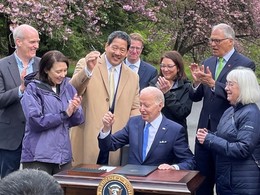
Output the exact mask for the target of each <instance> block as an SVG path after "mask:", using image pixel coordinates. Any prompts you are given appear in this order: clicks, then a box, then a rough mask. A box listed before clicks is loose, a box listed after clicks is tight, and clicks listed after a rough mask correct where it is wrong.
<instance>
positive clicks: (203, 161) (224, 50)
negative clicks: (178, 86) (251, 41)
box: [189, 24, 255, 195]
mask: <svg viewBox="0 0 260 195" xmlns="http://www.w3.org/2000/svg"><path fill="white" fill-rule="evenodd" d="M234 41H235V32H234V30H233V29H232V28H231V27H230V26H229V25H227V24H218V25H216V26H214V27H213V28H212V32H211V36H210V39H209V43H210V46H211V48H212V52H213V56H212V57H210V58H208V59H206V60H205V61H204V62H202V66H198V65H197V64H191V66H190V70H191V73H192V77H193V85H192V87H191V88H190V93H189V95H190V99H191V100H192V101H194V102H198V101H201V100H202V99H203V106H202V110H201V113H200V118H199V122H198V128H207V129H209V130H210V131H211V132H213V133H214V132H215V131H216V129H217V125H218V123H219V120H220V118H221V116H222V114H223V113H224V111H225V110H226V109H227V108H228V107H230V104H229V102H228V100H227V94H226V91H225V86H226V76H227V74H228V73H229V72H230V71H231V70H232V69H234V68H236V67H238V66H245V67H249V68H251V69H253V70H255V64H254V62H253V61H252V60H250V59H248V58H247V57H245V56H243V55H242V54H240V53H238V52H237V51H236V50H235V49H234ZM220 66H222V68H220ZM220 69H221V70H220ZM218 70H219V72H220V73H218ZM195 159H196V163H197V168H198V170H199V171H200V172H201V174H202V175H204V176H206V179H205V180H204V182H203V183H202V185H200V187H199V189H198V190H197V192H196V194H198V195H204V194H207V195H213V194H214V192H213V189H214V184H215V171H214V170H215V154H214V153H213V152H212V151H210V150H208V149H206V148H204V147H203V146H202V145H201V144H200V143H199V142H198V140H197V139H196V142H195Z"/></svg>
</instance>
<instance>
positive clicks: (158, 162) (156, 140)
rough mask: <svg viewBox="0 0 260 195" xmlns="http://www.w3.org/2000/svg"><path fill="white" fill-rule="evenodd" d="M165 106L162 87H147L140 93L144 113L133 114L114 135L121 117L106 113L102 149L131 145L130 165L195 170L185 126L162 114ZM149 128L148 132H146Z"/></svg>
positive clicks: (141, 110)
mask: <svg viewBox="0 0 260 195" xmlns="http://www.w3.org/2000/svg"><path fill="white" fill-rule="evenodd" d="M163 106H164V96H163V93H162V92H161V91H160V90H159V89H157V88H156V87H146V88H144V89H143V90H142V91H141V92H140V108H139V109H140V112H141V115H140V116H134V117H131V118H130V119H129V121H128V123H127V125H126V126H125V127H124V128H123V129H122V130H120V131H118V132H116V133H114V134H113V135H112V134H111V133H110V132H111V127H112V125H113V123H114V121H115V120H120V116H115V115H114V114H112V113H111V112H108V113H106V114H105V116H104V117H103V119H102V121H103V124H104V127H103V129H102V130H101V132H100V134H99V136H98V141H99V148H100V150H101V151H102V150H103V151H115V150H117V149H118V148H121V147H123V146H124V145H126V144H129V156H128V163H129V164H139V165H155V166H158V168H159V169H177V170H179V169H187V170H192V169H195V160H194V156H193V154H192V152H191V150H190V149H189V146H188V143H187V140H186V138H185V133H184V128H183V127H182V126H181V125H179V124H178V123H176V122H173V121H171V120H169V119H167V118H166V117H164V116H163V115H162V114H161V109H162V108H163ZM147 126H148V128H147ZM147 129H148V133H145V132H146V130H147ZM146 137H147V138H146Z"/></svg>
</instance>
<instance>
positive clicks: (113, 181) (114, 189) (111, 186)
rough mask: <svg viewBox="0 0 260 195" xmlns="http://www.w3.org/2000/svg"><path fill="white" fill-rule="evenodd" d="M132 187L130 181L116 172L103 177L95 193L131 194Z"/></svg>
mask: <svg viewBox="0 0 260 195" xmlns="http://www.w3.org/2000/svg"><path fill="white" fill-rule="evenodd" d="M133 194H134V189H133V186H132V184H131V183H130V181H129V180H128V179H127V178H126V177H124V176H122V175H118V174H111V175H107V176H106V177H104V178H103V179H102V180H101V182H100V183H99V185H98V188H97V195H133Z"/></svg>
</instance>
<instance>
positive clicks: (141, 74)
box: [138, 60, 145, 80]
mask: <svg viewBox="0 0 260 195" xmlns="http://www.w3.org/2000/svg"><path fill="white" fill-rule="evenodd" d="M144 73H145V64H144V63H143V62H142V60H141V63H140V67H139V70H138V75H139V80H142V78H144V76H145V74H144Z"/></svg>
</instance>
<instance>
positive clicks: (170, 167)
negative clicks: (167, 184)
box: [158, 163, 175, 170]
mask: <svg viewBox="0 0 260 195" xmlns="http://www.w3.org/2000/svg"><path fill="white" fill-rule="evenodd" d="M158 169H160V170H175V168H174V167H173V166H171V165H169V164H165V163H164V164H160V165H159V166H158Z"/></svg>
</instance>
